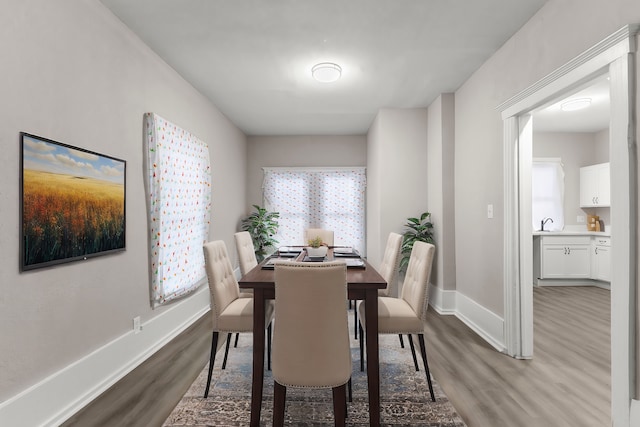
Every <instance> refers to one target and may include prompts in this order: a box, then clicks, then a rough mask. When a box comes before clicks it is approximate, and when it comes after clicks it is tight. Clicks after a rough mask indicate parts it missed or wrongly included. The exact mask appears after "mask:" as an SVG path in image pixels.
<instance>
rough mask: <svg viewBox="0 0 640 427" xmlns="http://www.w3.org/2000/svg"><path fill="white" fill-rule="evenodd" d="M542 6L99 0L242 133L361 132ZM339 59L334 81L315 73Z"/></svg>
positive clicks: (427, 95) (438, 87)
mask: <svg viewBox="0 0 640 427" xmlns="http://www.w3.org/2000/svg"><path fill="white" fill-rule="evenodd" d="M545 1H546V0H518V1H513V0H474V1H469V0H308V1H304V0H269V1H265V0H235V1H234V0H181V1H176V0H135V1H133V0H101V2H102V3H103V4H104V5H105V6H106V7H107V8H109V9H110V10H111V11H112V12H113V13H114V14H115V15H116V16H118V17H119V18H120V19H121V20H122V21H123V22H124V24H125V25H126V26H128V27H129V28H130V29H131V30H132V31H133V32H134V33H136V34H137V35H138V36H139V37H140V38H141V39H142V40H143V41H144V42H145V43H146V44H147V45H148V46H150V47H151V49H153V50H154V51H155V52H156V53H157V54H158V55H159V56H160V57H161V58H162V59H164V61H165V62H167V63H168V64H169V65H170V66H171V67H173V68H174V69H175V70H176V71H177V72H178V73H179V74H180V75H182V77H184V78H185V79H186V80H187V81H188V82H190V83H191V84H192V85H193V86H194V87H195V88H196V89H197V90H198V91H199V92H201V93H202V94H204V96H206V97H207V98H209V99H210V100H211V102H212V103H213V104H215V105H216V106H217V107H218V108H219V109H220V110H221V111H222V113H223V114H225V115H226V116H227V117H228V118H229V119H230V120H231V121H232V122H233V123H234V124H236V125H237V126H238V127H239V128H240V129H241V130H242V131H243V132H244V133H246V134H247V135H358V134H365V133H366V132H367V130H368V129H369V126H370V125H371V123H372V121H373V119H374V117H375V115H376V114H377V112H378V110H379V109H381V108H385V107H387V108H420V107H427V106H428V105H429V104H430V103H431V102H433V101H434V100H435V98H436V97H437V96H438V95H439V94H441V93H446V92H453V91H455V90H456V89H458V88H459V87H460V85H461V84H462V83H464V82H465V80H467V79H468V78H469V77H470V75H471V74H472V73H473V72H474V71H475V70H476V69H477V68H478V67H479V66H480V65H481V64H482V63H483V62H484V61H486V60H487V59H488V58H489V57H490V56H491V55H492V54H493V53H494V52H495V51H496V50H497V49H498V48H500V46H502V45H503V44H504V43H505V42H506V41H507V40H508V39H509V38H510V37H511V36H512V35H513V34H514V33H515V32H516V31H517V30H518V29H519V28H520V27H522V25H524V24H525V23H526V22H527V20H529V18H530V17H531V16H533V15H534V14H535V13H536V12H537V11H538V10H539V9H540V7H541V6H542V5H543V4H544V3H545ZM326 61H330V62H335V63H338V64H339V65H340V66H341V67H342V70H343V73H342V78H341V79H340V80H338V81H337V82H335V83H318V82H316V81H314V80H313V79H312V78H311V71H310V70H311V67H312V66H313V65H314V64H316V63H318V62H326Z"/></svg>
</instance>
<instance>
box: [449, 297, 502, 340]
mask: <svg viewBox="0 0 640 427" xmlns="http://www.w3.org/2000/svg"><path fill="white" fill-rule="evenodd" d="M456 317H458V318H459V319H460V320H462V321H463V322H464V323H465V324H466V325H467V326H468V327H470V328H471V329H472V330H473V331H474V332H475V333H477V334H478V335H480V336H481V337H482V338H483V339H484V340H485V341H486V342H488V343H489V344H491V345H492V346H493V347H494V348H495V349H496V350H498V351H500V352H505V351H506V346H505V344H504V319H503V318H502V317H500V316H498V315H496V314H495V313H493V312H492V311H490V310H487V309H486V308H485V307H483V306H481V305H480V304H478V303H477V302H475V301H473V300H472V299H470V298H468V297H466V296H465V295H463V294H461V293H460V292H456Z"/></svg>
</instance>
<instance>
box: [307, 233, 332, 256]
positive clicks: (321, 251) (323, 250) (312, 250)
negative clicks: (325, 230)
mask: <svg viewBox="0 0 640 427" xmlns="http://www.w3.org/2000/svg"><path fill="white" fill-rule="evenodd" d="M307 244H308V245H309V246H307V248H306V250H307V255H308V256H309V257H310V258H324V257H325V256H327V251H328V250H329V247H328V246H327V245H326V244H325V243H324V242H323V241H322V238H320V236H317V237H315V238H313V239H309V241H308V242H307Z"/></svg>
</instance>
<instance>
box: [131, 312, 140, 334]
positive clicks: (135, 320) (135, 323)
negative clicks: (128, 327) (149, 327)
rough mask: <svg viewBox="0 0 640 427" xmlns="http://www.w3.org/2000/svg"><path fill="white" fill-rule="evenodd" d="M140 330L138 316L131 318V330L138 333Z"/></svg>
mask: <svg viewBox="0 0 640 427" xmlns="http://www.w3.org/2000/svg"><path fill="white" fill-rule="evenodd" d="M141 330H142V324H141V323H140V316H138V317H134V318H133V332H135V333H136V334H139V333H140V331H141Z"/></svg>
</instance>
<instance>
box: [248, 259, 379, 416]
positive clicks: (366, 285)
mask: <svg viewBox="0 0 640 427" xmlns="http://www.w3.org/2000/svg"><path fill="white" fill-rule="evenodd" d="M334 250H335V251H336V253H335V255H336V256H335V257H334ZM341 253H342V254H343V253H344V252H342V251H339V250H338V249H337V248H330V249H329V252H328V254H327V256H326V258H325V259H326V260H327V261H331V260H334V259H340V258H339V257H338V255H340V254H341ZM305 256H306V253H305V251H304V250H301V251H300V253H299V254H298V255H296V256H295V257H293V258H287V259H293V260H297V261H302V260H304V258H305ZM274 257H278V253H276V254H274V255H273V256H272V257H271V258H268V259H266V260H264V261H262V262H261V263H260V264H258V265H257V266H256V267H254V268H253V269H252V270H250V271H249V272H247V274H245V275H244V276H242V277H241V278H240V280H239V281H238V284H239V286H240V288H241V289H253V298H254V299H253V372H252V376H253V377H252V382H251V383H252V386H251V423H250V425H251V426H255V427H258V426H259V425H260V410H261V406H262V389H263V386H264V350H265V336H264V331H265V327H266V325H265V302H266V301H267V300H269V299H275V298H276V295H275V272H274V269H273V267H272V266H270V265H269V264H272V263H273V259H274ZM349 259H353V258H346V259H345V261H347V294H348V299H349V300H363V301H364V304H365V323H366V325H367V328H366V336H365V337H366V361H367V364H366V365H367V383H368V394H369V425H371V426H379V425H380V365H379V357H378V352H379V350H378V290H379V289H384V288H386V286H387V282H386V281H385V280H384V278H383V277H382V276H381V275H380V273H378V272H377V271H376V270H375V268H373V267H372V266H371V265H370V264H369V263H368V262H367V261H366V259H364V258H358V259H361V261H362V262H357V261H356V262H349V261H348V260H349ZM345 304H346V301H345ZM275 327H277V325H276V326H275Z"/></svg>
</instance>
